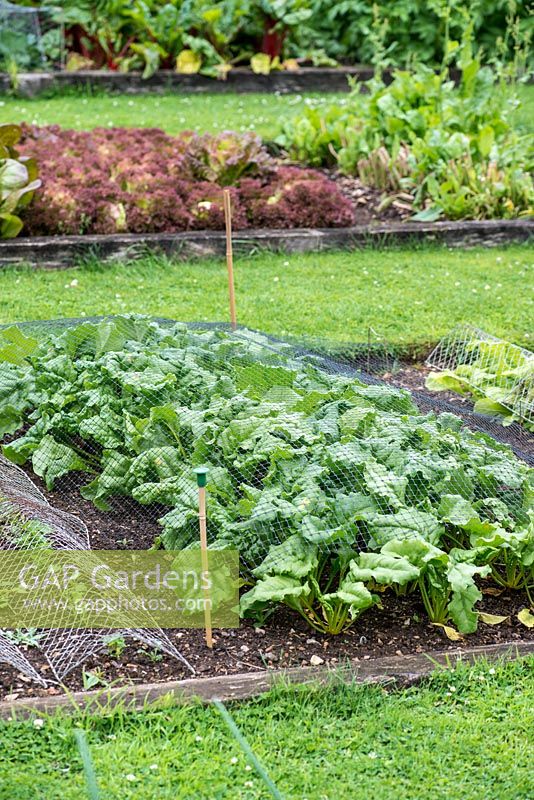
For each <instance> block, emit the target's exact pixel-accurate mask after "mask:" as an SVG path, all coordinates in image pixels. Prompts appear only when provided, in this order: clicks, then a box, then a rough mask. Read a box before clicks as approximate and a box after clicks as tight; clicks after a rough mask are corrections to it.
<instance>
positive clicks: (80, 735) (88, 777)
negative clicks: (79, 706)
mask: <svg viewBox="0 0 534 800" xmlns="http://www.w3.org/2000/svg"><path fill="white" fill-rule="evenodd" d="M74 737H75V739H76V743H77V745H78V750H79V751H80V756H81V759H82V764H83V771H84V773H85V782H86V784H87V796H88V797H89V800H100V792H99V791H98V784H97V782H96V773H95V768H94V766H93V760H92V758H91V751H90V750H89V745H88V744H87V737H86V735H85V731H84V730H82V729H81V728H76V730H75V731H74Z"/></svg>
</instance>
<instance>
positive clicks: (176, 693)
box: [0, 640, 534, 719]
mask: <svg viewBox="0 0 534 800" xmlns="http://www.w3.org/2000/svg"><path fill="white" fill-rule="evenodd" d="M531 653H534V640H533V641H523V642H509V643H505V644H495V645H487V646H485V647H466V648H462V647H459V648H457V649H456V650H448V651H442V652H436V653H432V652H431V653H421V654H417V655H406V656H387V657H383V658H376V659H373V660H369V661H360V660H357V659H355V660H353V661H350V662H348V663H347V664H346V665H345V666H340V667H338V668H336V669H333V668H331V667H295V668H292V669H285V670H262V671H258V672H251V673H239V674H237V675H223V676H218V677H213V678H188V679H186V680H182V681H168V682H164V683H145V684H141V685H139V686H124V687H120V688H111V689H106V690H101V691H91V692H74V693H71V694H64V695H55V696H51V697H32V698H30V697H27V698H23V699H21V700H11V701H3V702H0V718H1V719H21V718H26V717H30V716H32V715H35V714H51V713H54V712H56V711H62V712H65V713H74V712H76V711H78V710H82V711H85V712H91V713H107V712H109V711H111V710H112V709H113V707H114V706H116V705H119V704H122V705H123V707H125V708H126V709H127V710H129V711H139V710H142V709H144V708H147V707H148V706H150V707H152V708H153V707H158V705H161V706H164V707H167V706H169V705H176V704H178V705H182V704H185V703H190V702H199V701H200V702H203V703H209V702H211V701H212V700H215V699H218V700H223V701H225V702H231V701H235V700H245V699H247V698H251V697H255V696H257V695H261V694H263V693H265V692H267V691H269V689H271V688H272V687H273V686H275V685H276V684H277V683H280V682H285V683H294V684H306V683H309V684H317V685H328V683H330V682H332V681H335V680H339V681H343V682H345V683H350V682H356V683H392V684H396V685H398V686H403V685H413V684H415V683H417V682H419V681H420V680H422V679H423V678H424V677H425V676H427V675H429V674H430V673H431V672H432V671H433V670H435V669H436V668H437V667H439V666H442V667H447V666H454V664H455V663H457V662H458V661H468V662H470V663H473V662H475V661H477V660H478V659H481V658H486V659H487V660H489V661H497V660H498V659H501V658H508V659H515V658H520V657H522V656H526V655H529V654H531Z"/></svg>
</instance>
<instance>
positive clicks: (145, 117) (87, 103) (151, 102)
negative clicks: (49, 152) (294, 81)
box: [0, 93, 339, 138]
mask: <svg viewBox="0 0 534 800" xmlns="http://www.w3.org/2000/svg"><path fill="white" fill-rule="evenodd" d="M338 96H339V95H338ZM335 97H336V95H319V94H309V95H306V97H303V96H302V95H291V94H288V95H276V94H270V95H268V94H241V95H238V94H227V95H223V94H205V95H204V94H203V95H180V94H162V95H155V94H152V95H148V94H147V95H145V94H143V95H128V94H118V95H106V94H97V95H95V96H90V95H88V96H87V95H83V94H82V95H80V94H78V95H77V94H73V93H71V94H68V95H64V96H61V95H59V96H55V97H51V98H48V99H47V98H41V97H37V98H35V99H33V100H21V99H20V98H14V97H4V98H2V100H1V101H0V123H2V122H22V121H24V122H29V123H33V124H35V125H61V126H62V127H64V128H75V129H78V130H86V129H89V128H95V127H101V126H103V127H112V126H113V127H156V128H163V129H164V130H166V131H167V132H168V133H172V134H175V133H179V132H180V131H183V130H194V131H198V132H199V133H203V132H205V131H209V132H211V133H217V132H219V131H224V130H236V131H240V132H244V131H255V132H256V133H259V134H260V135H261V136H263V137H265V138H271V137H274V136H275V135H276V134H277V133H278V131H279V130H280V127H281V125H282V122H283V121H284V120H285V119H287V118H288V117H290V116H292V115H293V114H296V113H298V112H300V111H302V109H303V108H304V107H305V105H306V103H313V104H314V105H318V106H321V105H325V104H328V103H330V102H332V101H333V100H334V99H335Z"/></svg>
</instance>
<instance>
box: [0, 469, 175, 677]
mask: <svg viewBox="0 0 534 800" xmlns="http://www.w3.org/2000/svg"><path fill="white" fill-rule="evenodd" d="M43 548H46V549H51V550H58V549H65V550H87V551H88V553H87V562H86V569H87V573H89V571H90V570H91V569H92V568H94V566H95V565H96V564H98V559H95V556H93V554H92V553H90V551H89V536H88V532H87V527H86V526H85V525H84V523H83V522H82V521H81V520H80V519H78V518H77V517H75V516H73V515H72V514H68V513H66V512H64V511H60V510H59V509H56V508H54V507H53V506H51V505H50V503H49V502H48V501H47V499H46V497H45V496H44V495H43V493H42V492H40V491H39V489H38V488H37V487H36V486H35V484H34V483H33V481H31V480H30V478H29V477H28V476H27V475H25V473H24V472H23V471H22V470H21V469H20V468H19V467H17V466H15V465H14V464H12V463H11V462H10V461H8V460H7V459H6V458H4V457H3V456H0V550H4V551H5V550H11V551H13V550H14V551H20V554H21V558H20V564H19V565H18V566H17V565H16V564H13V563H12V564H11V569H12V570H13V571H14V572H15V573H16V572H17V571H18V569H20V568H21V567H22V566H23V564H24V552H25V551H27V550H37V549H43ZM3 577H7V576H3ZM36 613H37V612H36ZM61 613H62V612H61V608H59V607H58V609H57V625H58V627H57V629H48V630H44V631H40V632H39V633H38V634H37V635H36V636H35V641H36V643H37V646H38V649H39V652H40V654H41V655H42V656H43V657H44V659H45V661H46V667H47V669H49V670H50V673H49V674H43V671H42V670H39V669H37V668H36V667H35V666H34V665H32V663H31V662H30V661H29V660H28V657H27V655H26V653H25V651H24V648H22V647H21V646H19V643H18V641H17V635H16V633H15V635H13V633H10V632H9V631H1V630H0V661H4V662H7V663H10V664H12V665H13V666H15V667H16V668H17V669H19V670H20V671H21V672H23V673H26V674H27V675H29V676H30V677H32V678H33V679H34V680H36V681H37V682H38V683H41V684H43V685H46V684H47V683H49V682H50V681H52V682H55V681H59V680H61V679H62V678H63V677H64V676H65V675H66V674H67V673H68V672H70V671H71V670H72V669H74V668H75V667H76V666H78V665H79V664H82V663H84V662H85V661H86V660H87V659H88V658H89V657H90V656H91V655H93V654H94V653H96V652H98V651H99V650H102V649H104V647H105V646H106V635H105V634H106V633H107V632H106V631H101V630H91V629H76V628H70V627H66V628H63V627H62V626H61V621H62V620H61ZM131 616H132V615H130V617H131ZM135 616H136V617H137V618H138V620H137V621H138V622H139V624H140V625H142V624H144V625H147V629H143V628H142V627H139V628H135V629H134V628H129V629H128V630H124V631H119V634H120V635H122V636H124V637H125V638H127V639H128V638H131V639H135V640H137V641H139V642H140V643H143V644H145V645H148V646H149V647H152V648H157V649H158V650H162V651H164V652H167V653H168V654H169V655H171V656H174V657H177V658H179V659H180V660H182V661H183V662H184V663H185V664H186V665H187V666H189V665H188V663H187V661H186V660H185V659H183V658H182V656H181V655H180V654H179V653H178V651H177V650H176V648H175V647H174V646H173V645H172V644H171V643H170V641H169V640H168V638H167V636H166V635H165V634H164V633H163V631H161V630H158V629H157V628H156V627H155V626H154V625H153V624H151V619H150V615H149V614H146V613H143V612H139V613H137V614H136V615H135ZM149 628H151V629H149ZM119 634H117V635H119ZM21 639H22V642H24V637H21Z"/></svg>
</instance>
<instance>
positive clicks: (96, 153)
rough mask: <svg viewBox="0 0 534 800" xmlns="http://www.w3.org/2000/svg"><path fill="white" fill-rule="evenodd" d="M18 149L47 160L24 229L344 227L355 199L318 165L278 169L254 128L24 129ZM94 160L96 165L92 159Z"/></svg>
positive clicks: (30, 232) (111, 230)
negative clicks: (226, 201)
mask: <svg viewBox="0 0 534 800" xmlns="http://www.w3.org/2000/svg"><path fill="white" fill-rule="evenodd" d="M20 150H21V152H22V153H24V154H30V153H31V154H32V157H33V158H35V159H36V160H37V161H38V163H39V164H40V176H41V179H42V182H43V186H42V189H41V190H40V191H38V192H37V194H36V196H35V198H34V201H33V203H32V205H31V207H30V208H28V209H27V210H26V211H25V212H24V220H25V226H26V227H25V233H27V234H28V235H50V234H69V233H115V232H121V231H122V232H124V231H128V232H130V233H143V232H158V231H164V232H175V231H182V230H188V229H191V228H192V229H210V228H216V229H222V228H223V227H224V213H223V196H222V187H223V186H227V187H231V188H230V192H231V201H232V222H233V226H234V228H236V229H238V230H239V229H242V228H247V227H249V226H253V227H260V228H261V227H275V228H291V227H340V226H347V225H350V224H352V223H353V222H354V212H353V210H352V206H351V203H350V201H349V200H348V199H347V198H346V197H344V196H343V195H342V194H341V192H340V190H339V189H338V187H337V186H336V185H335V184H334V183H333V182H332V181H329V180H327V179H326V178H325V177H324V176H323V175H321V174H320V173H319V172H316V171H313V170H304V169H299V168H296V167H280V166H278V164H277V163H276V162H275V160H274V159H273V158H271V157H270V156H269V155H268V153H267V151H266V150H265V148H264V147H263V146H262V144H261V140H260V139H259V137H257V136H256V135H255V134H252V133H249V134H241V135H238V134H233V133H231V132H229V131H228V132H225V133H221V134H218V135H217V136H210V135H209V134H205V135H204V136H201V137H199V136H197V135H196V134H193V133H188V132H185V133H183V134H181V135H180V136H178V137H170V136H168V135H167V134H165V133H163V132H162V131H161V130H158V129H135V128H134V129H130V130H128V129H120V128H119V129H113V130H106V129H96V130H95V131H93V132H91V133H85V132H74V131H64V130H61V129H60V128H59V127H57V126H56V127H54V126H53V127H51V128H29V129H25V130H24V131H23V138H22V141H21V145H20ZM88 159H89V162H88Z"/></svg>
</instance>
